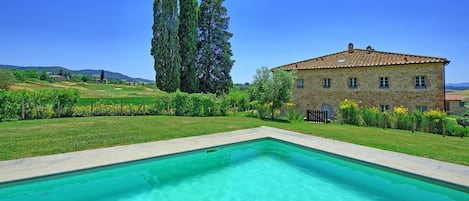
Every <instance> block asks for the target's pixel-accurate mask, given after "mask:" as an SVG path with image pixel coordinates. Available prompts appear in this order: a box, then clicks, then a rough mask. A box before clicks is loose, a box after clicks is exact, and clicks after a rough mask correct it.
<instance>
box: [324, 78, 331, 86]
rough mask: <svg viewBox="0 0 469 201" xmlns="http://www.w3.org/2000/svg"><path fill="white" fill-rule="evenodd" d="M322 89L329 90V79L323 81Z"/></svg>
mask: <svg viewBox="0 0 469 201" xmlns="http://www.w3.org/2000/svg"><path fill="white" fill-rule="evenodd" d="M323 87H324V88H331V79H329V78H326V79H324V85H323Z"/></svg>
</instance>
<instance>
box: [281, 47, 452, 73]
mask: <svg viewBox="0 0 469 201" xmlns="http://www.w3.org/2000/svg"><path fill="white" fill-rule="evenodd" d="M449 62H450V61H448V60H447V59H446V58H439V57H429V56H419V55H411V54H399V53H392V52H381V51H376V50H374V49H371V47H369V49H368V48H367V50H363V49H353V52H352V53H350V52H349V51H348V50H347V51H343V52H338V53H334V54H329V55H325V56H321V57H316V58H312V59H308V60H304V61H300V62H295V63H291V64H287V65H283V66H279V67H276V68H284V69H285V70H308V69H324V68H353V67H371V66H388V65H401V64H424V63H443V64H445V65H446V64H448V63H449Z"/></svg>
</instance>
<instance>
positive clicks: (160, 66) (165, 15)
mask: <svg viewBox="0 0 469 201" xmlns="http://www.w3.org/2000/svg"><path fill="white" fill-rule="evenodd" d="M177 14H178V2H177V0H155V1H154V3H153V17H154V23H153V39H152V48H151V54H152V55H153V57H154V59H155V64H154V67H155V71H156V76H155V79H156V86H157V87H158V88H159V89H161V90H163V91H166V92H174V91H176V90H177V89H178V88H179V85H180V67H181V66H180V61H181V57H180V55H179V36H178V28H179V19H178V15H177Z"/></svg>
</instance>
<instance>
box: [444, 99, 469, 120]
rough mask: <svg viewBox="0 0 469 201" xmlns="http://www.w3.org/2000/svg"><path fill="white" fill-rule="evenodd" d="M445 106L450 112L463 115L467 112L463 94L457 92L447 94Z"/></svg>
mask: <svg viewBox="0 0 469 201" xmlns="http://www.w3.org/2000/svg"><path fill="white" fill-rule="evenodd" d="M445 104H446V105H445V108H446V112H447V113H448V114H456V115H461V114H462V113H464V112H466V111H467V109H466V107H465V105H466V104H465V103H464V102H463V96H461V95H457V94H446V98H445Z"/></svg>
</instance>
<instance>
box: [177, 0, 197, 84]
mask: <svg viewBox="0 0 469 201" xmlns="http://www.w3.org/2000/svg"><path fill="white" fill-rule="evenodd" d="M179 4H180V9H179V10H180V11H179V22H180V24H179V39H180V47H181V50H180V55H181V91H183V92H188V93H195V92H198V90H199V86H198V85H199V83H198V81H197V75H196V55H197V22H198V2H197V0H180V3H179Z"/></svg>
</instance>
